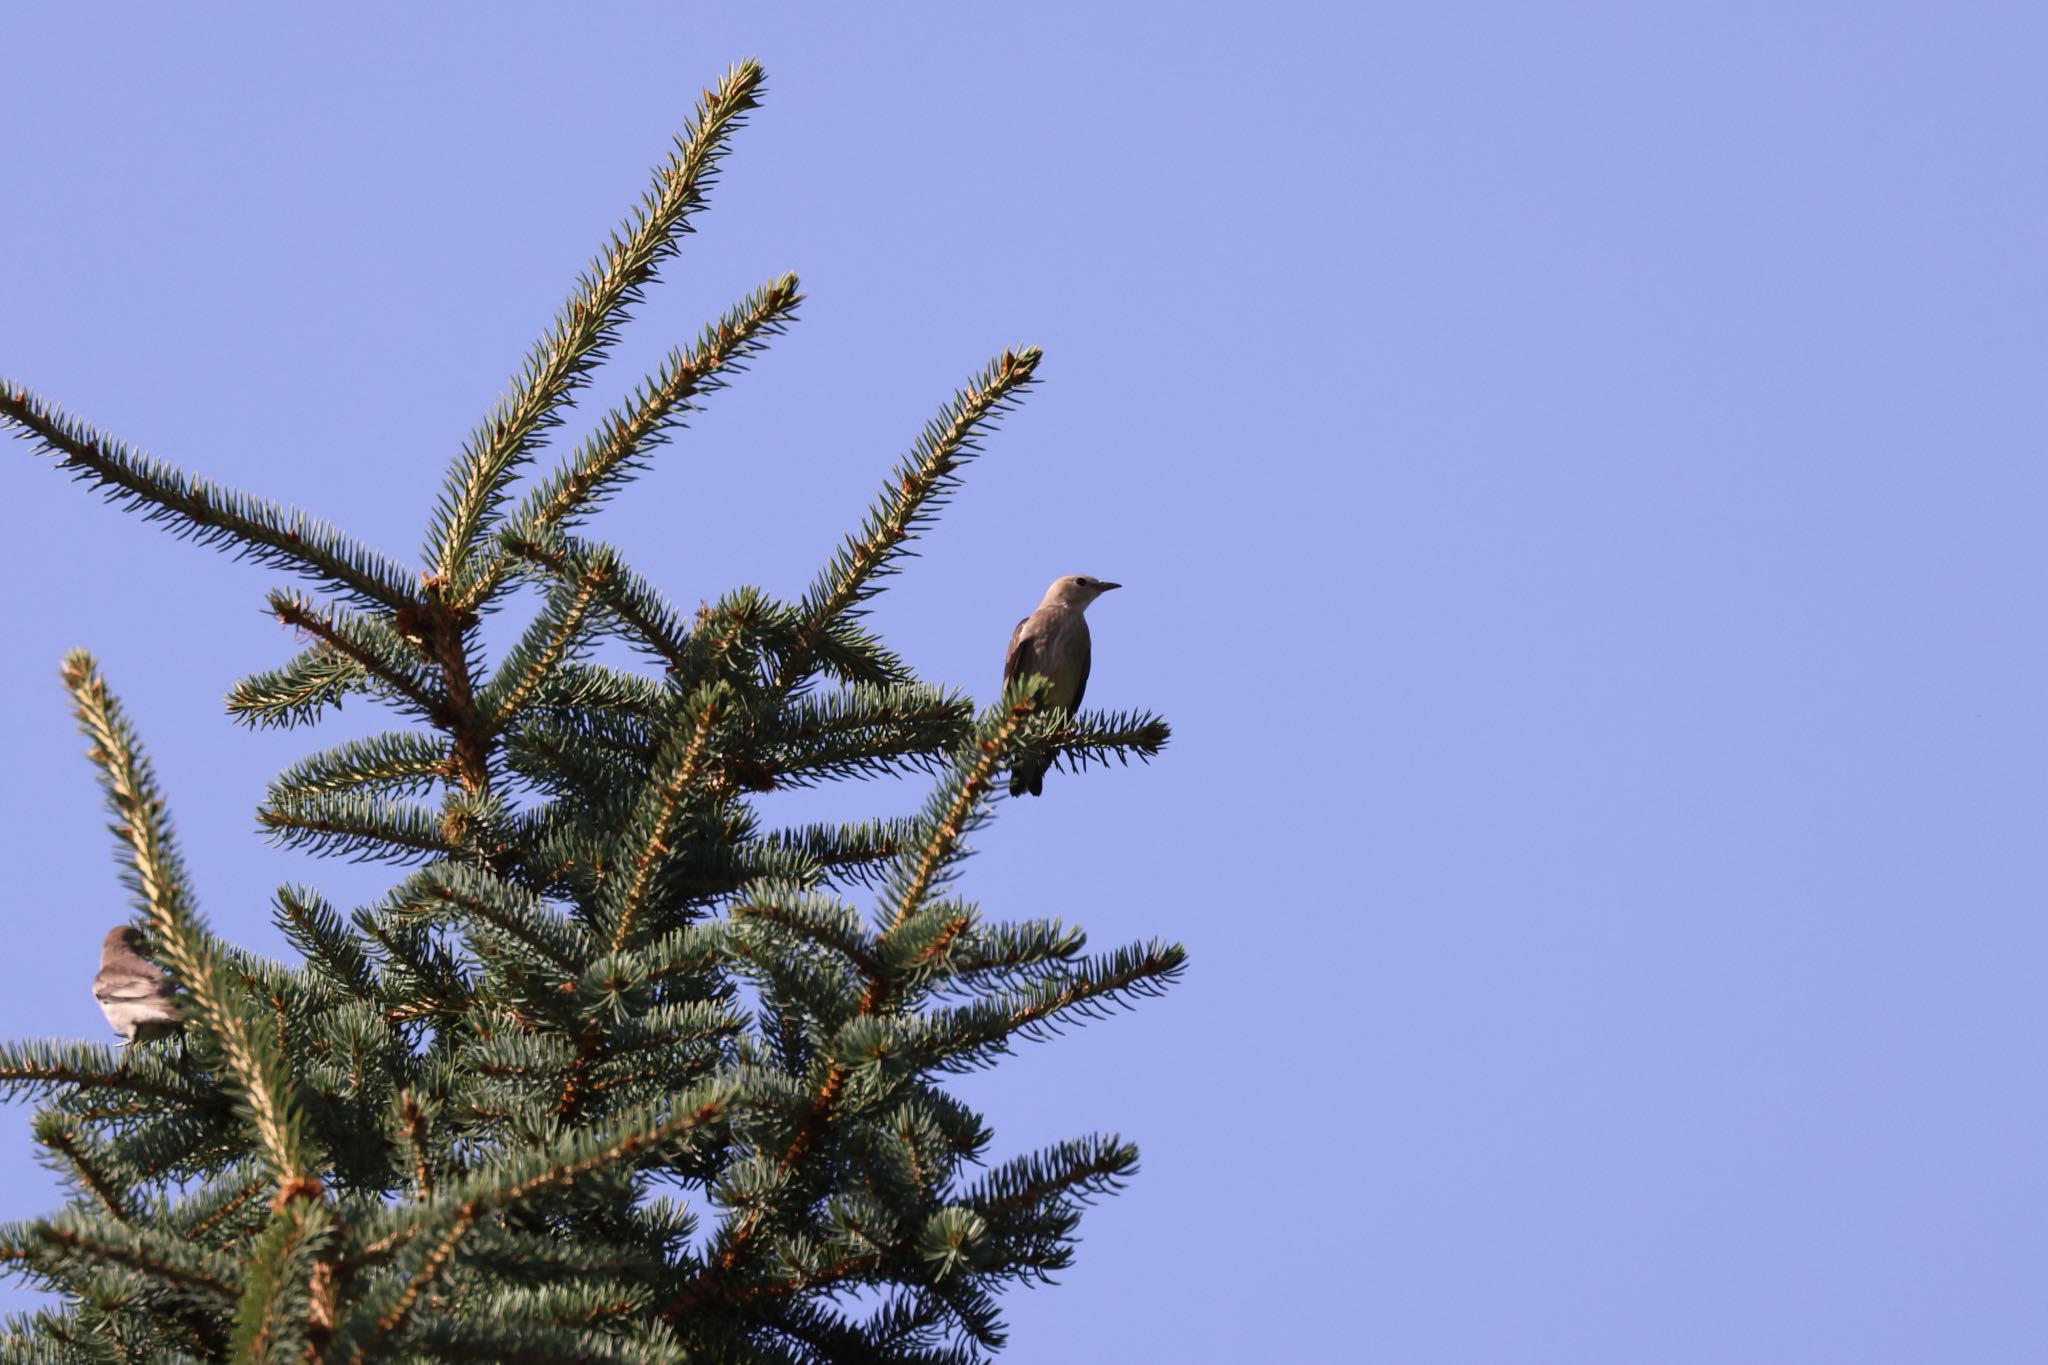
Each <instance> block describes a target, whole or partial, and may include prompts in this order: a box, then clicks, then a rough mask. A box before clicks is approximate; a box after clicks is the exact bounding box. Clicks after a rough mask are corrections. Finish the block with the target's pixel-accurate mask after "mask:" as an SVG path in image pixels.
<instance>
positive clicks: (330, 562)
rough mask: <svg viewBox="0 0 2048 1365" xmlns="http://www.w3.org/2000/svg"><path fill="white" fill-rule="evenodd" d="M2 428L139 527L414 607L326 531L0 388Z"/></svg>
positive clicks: (390, 579) (391, 571) (385, 575)
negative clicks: (87, 484)
mask: <svg viewBox="0 0 2048 1365" xmlns="http://www.w3.org/2000/svg"><path fill="white" fill-rule="evenodd" d="M0 422H6V423H8V424H11V425H12V426H14V427H15V428H16V431H17V433H18V434H19V435H21V436H22V437H23V438H24V439H27V440H29V441H32V442H34V443H35V444H37V445H38V446H40V447H41V448H42V449H43V451H44V452H45V453H46V454H49V455H53V456H55V457H56V458H57V463H58V467H59V468H62V469H67V470H70V471H71V472H72V473H73V474H75V475H76V476H77V477H78V478H81V479H89V480H91V481H92V482H93V483H95V484H97V485H98V486H99V488H100V490H101V492H103V493H104V494H105V495H106V496H107V498H108V499H109V500H110V501H112V502H116V503H122V504H125V505H127V506H130V507H139V508H146V509H148V510H147V511H146V512H145V514H144V515H145V517H146V519H148V520H151V521H164V522H168V523H169V524H170V527H171V529H172V531H173V532H174V533H175V534H176V535H178V536H180V537H182V538H189V539H192V540H196V541H198V542H199V543H200V544H202V545H218V546H222V547H225V548H227V549H231V550H232V551H233V552H234V553H235V555H236V557H238V558H240V557H244V556H246V557H248V558H251V559H254V560H255V561H257V562H258V563H259V564H263V565H266V566H268V567H270V568H276V569H285V570H288V571H290V572H292V573H297V574H303V575H304V576H306V577H308V578H312V579H317V580H318V581H319V582H321V583H322V584H325V585H327V586H330V587H334V588H337V589H341V590H344V591H347V592H349V593H352V594H353V595H354V596H356V597H357V598H359V599H361V600H362V601H363V602H365V603H368V604H372V605H376V606H382V607H390V608H397V607H400V606H403V605H405V604H406V603H408V602H410V601H412V600H413V598H414V593H413V590H412V588H411V586H410V584H409V582H408V578H407V575H406V574H405V572H404V571H403V570H401V569H400V568H399V567H398V565H396V564H395V563H393V562H391V561H390V560H388V559H385V558H384V557H383V556H382V555H380V554H378V553H377V552H376V551H374V550H370V549H368V548H366V547H364V546H361V545H358V544H356V543H355V542H354V541H352V540H350V539H349V538H348V537H346V536H344V535H343V534H342V533H341V532H339V531H337V530H335V529H334V528H333V527H331V526H329V525H327V524H326V523H325V522H322V521H317V520H315V519H314V518H312V517H309V516H307V515H306V514H305V513H303V512H297V511H287V510H286V509H284V508H282V507H279V506H277V505H276V504H274V503H271V502H266V501H264V500H263V499H261V498H255V497H251V496H250V495H248V494H247V493H240V492H236V491H235V490H234V489H230V488H222V487H221V486H219V485H218V484H215V483H213V482H212V481H210V480H207V479H202V478H199V477H198V476H196V475H192V474H187V473H185V472H184V471H183V470H181V469H178V468H176V467H175V466H173V465H169V464H166V463H164V462H163V461H161V460H157V459H153V458H151V457H150V456H148V455H144V454H142V453H141V452H139V451H136V450H132V449H130V448H129V447H128V446H126V445H124V444H122V443H121V442H119V441H116V440H114V439H113V438H111V437H108V436H105V435H102V434H101V433H99V432H97V431H95V430H93V429H92V428H91V427H89V426H87V425H86V424H85V423H83V422H80V421H77V420H75V419H74V418H71V417H67V416H65V415H64V414H63V413H61V412H59V411H58V410H57V409H56V408H55V407H53V406H52V405H50V404H48V403H46V402H44V401H43V400H42V399H40V398H37V397H36V396H34V395H33V394H31V393H30V392H29V391H28V390H27V389H26V388H23V387H22V386H20V385H18V384H10V383H8V382H7V381H5V380H0Z"/></svg>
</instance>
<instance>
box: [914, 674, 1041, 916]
mask: <svg viewBox="0 0 2048 1365" xmlns="http://www.w3.org/2000/svg"><path fill="white" fill-rule="evenodd" d="M1045 688H1046V684H1045V681H1044V679H1042V678H1026V679H1023V680H1021V681H1019V682H1017V683H1016V684H1014V685H1012V686H1011V688H1010V689H1009V691H1008V692H1007V693H1006V694H1005V695H1004V697H1003V699H1002V701H1000V702H998V703H997V704H996V705H995V706H994V707H991V708H990V710H989V713H988V715H987V716H986V717H985V718H984V719H983V721H982V723H981V726H980V727H979V731H978V733H977V734H976V735H975V736H974V738H973V740H972V742H971V743H968V744H965V745H962V746H961V751H960V757H959V758H958V759H957V760H956V762H955V764H954V770H953V773H952V775H951V777H950V778H949V780H948V781H946V782H945V783H943V784H942V785H941V786H940V787H939V789H938V791H937V792H935V793H934V794H933V796H932V800H931V803H930V804H929V805H928V806H927V807H926V815H925V821H924V823H925V838H924V840H923V842H922V843H921V844H920V845H919V846H918V847H916V848H914V849H906V850H905V856H904V860H903V862H902V863H901V864H900V865H899V867H898V870H897V875H896V876H895V877H894V878H893V885H891V887H890V888H889V890H890V900H891V901H892V902H893V906H892V908H891V909H890V912H889V919H888V927H889V928H890V929H895V928H898V927H900V926H901V925H902V924H903V922H904V921H905V920H907V919H909V918H910V916H911V915H912V914H913V913H915V912H916V910H917V909H918V907H919V906H920V905H922V904H923V903H924V899H925V897H926V896H927V895H929V894H930V893H931V892H932V890H933V889H934V888H935V887H936V886H938V885H939V882H940V879H941V877H942V874H943V873H944V872H945V869H946V868H947V866H948V865H949V864H951V863H952V862H953V861H954V860H955V859H957V858H958V857H959V855H960V852H961V840H962V839H964V838H965V837H966V835H967V834H968V833H969V832H970V831H972V830H973V829H974V828H975V827H976V826H978V825H979V824H980V823H981V822H982V821H983V820H984V819H986V818H987V808H988V802H989V798H990V796H991V794H992V793H993V791H994V789H995V780H996V775H997V774H998V773H1000V772H1001V771H1002V770H1003V769H1004V768H1005V767H1006V766H1008V764H1009V762H1010V759H1011V758H1012V757H1013V755H1014V753H1015V751H1016V749H1017V746H1018V744H1019V743H1020V742H1021V741H1022V739H1023V737H1024V736H1025V734H1026V733H1027V732H1028V729H1029V726H1030V724H1031V720H1032V718H1033V717H1034V716H1036V715H1037V714H1038V712H1039V710H1040V709H1041V707H1042V706H1043V705H1044V700H1045Z"/></svg>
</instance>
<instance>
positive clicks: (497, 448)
mask: <svg viewBox="0 0 2048 1365" xmlns="http://www.w3.org/2000/svg"><path fill="white" fill-rule="evenodd" d="M761 74H762V73H761V67H760V64H759V63H757V62H752V61H748V62H743V63H741V64H740V65H738V66H735V67H734V68H732V70H730V71H728V72H727V73H726V75H725V79H723V80H722V81H720V82H719V83H718V87H717V88H716V89H715V90H707V91H705V92H704V94H703V96H702V98H701V99H700V100H699V101H698V104H697V111H696V114H695V116H694V117H693V118H692V119H691V120H690V122H689V124H688V125H687V126H686V127H685V128H684V131H683V134H682V136H681V137H679V138H678V139H677V141H676V150H675V152H674V154H673V155H671V156H670V157H669V159H668V161H667V163H666V164H665V165H663V166H662V167H661V168H660V169H659V170H657V171H656V172H655V177H654V184H653V186H652V187H651V188H650V189H649V190H648V192H647V193H646V195H645V196H644V197H643V198H642V199H641V201H640V204H639V207H638V208H637V209H636V210H635V211H634V212H633V214H632V215H631V216H630V217H629V218H628V220H627V222H626V224H625V226H624V230H623V231H622V232H620V233H615V234H614V235H613V236H612V239H611V241H610V242H609V243H608V244H607V245H606V247H605V249H604V251H603V252H602V253H601V254H600V255H599V257H598V259H597V260H596V261H594V262H592V264H591V267H590V269H589V270H588V271H587V272H586V273H585V274H584V275H583V276H582V277H581V278H580V279H579V280H578V281H577V287H576V291H575V293H574V294H573V295H571V297H570V299H569V302H568V304H567V305H566V306H565V307H564V308H563V310H562V312H561V313H560V314H559V315H558V316H557V318H556V320H555V324H554V326H553V327H552V328H551V329H550V330H549V332H548V335H547V336H545V337H543V338H542V339H541V340H540V342H539V343H538V344H537V345H535V347H534V348H533V350H532V351H531V352H530V353H529V354H528V356H527V360H526V365H525V367H524V369H523V370H522V371H521V373H520V375H519V377H518V380H517V385H518V389H517V392H516V393H514V394H512V395H510V396H508V397H507V398H506V399H504V400H502V401H501V402H500V403H499V404H498V406H497V408H496V410H494V411H493V412H492V414H491V415H490V417H489V418H487V419H486V420H485V422H484V425H483V426H481V427H480V428H478V429H477V431H476V432H475V433H474V434H473V435H472V436H471V437H470V438H469V441H468V443H467V444H466V445H465V446H464V447H463V451H462V453H461V455H460V456H458V457H457V459H456V461H455V464H454V467H453V468H452V469H451V470H450V471H449V474H448V479H447V482H446V483H445V485H444V486H443V489H442V493H441V501H440V506H439V508H438V509H437V511H436V513H435V516H434V523H433V526H432V529H431V530H430V532H429V536H428V548H427V554H428V557H429V559H430V560H431V561H432V563H433V566H434V568H433V572H434V574H435V575H436V576H437V577H439V578H441V579H443V580H444V581H447V582H450V583H456V582H458V581H460V579H461V578H462V576H463V575H464V572H465V570H466V569H467V568H468V560H469V557H470V554H471V552H472V550H473V549H474V548H475V546H476V543H477V540H478V538H479V536H480V535H481V534H482V532H483V530H484V528H485V526H486V525H487V524H488V523H489V521H490V519H491V518H492V516H493V515H494V514H495V512H496V511H497V509H498V507H499V505H500V504H501V503H502V502H503V500H504V498H505V495H506V494H505V490H506V485H507V483H508V481H509V480H510V479H511V477H512V475H513V474H514V473H516V472H517V470H518V468H519V467H520V466H521V465H522V464H524V463H525V462H526V461H527V460H529V459H531V458H532V450H533V446H534V444H535V442H537V441H538V440H539V439H540V438H541V437H542V436H544V435H545V434H546V433H547V432H548V431H549V430H551V429H552V428H553V427H555V426H557V425H559V424H560V422H561V420H562V409H563V408H564V407H566V406H567V405H568V404H569V403H571V402H572V401H573V399H574V395H575V393H576V391H577V390H578V389H580V388H582V387H583V386H584V385H585V384H587V383H588V382H589V373H590V371H591V370H593V369H594V368H596V367H597V366H598V365H599V364H600V363H602V362H603V361H604V360H605V359H606V358H607V357H608V356H609V355H610V352H611V348H612V345H613V344H614V342H616V341H617V339H618V335H619V328H620V327H621V325H622V324H624V322H625V321H626V319H627V317H628V316H629V314H630V311H631V309H632V307H633V306H634V305H635V304H637V303H639V302H640V299H641V297H642V294H643V291H644V290H645V288H646V286H647V285H649V284H650V283H652V282H653V280H654V278H655V274H656V271H657V270H658V268H659V266H660V264H661V262H662V261H663V260H664V259H665V258H666V257H668V256H670V255H672V254H673V253H674V252H675V250H676V248H677V246H678V245H679V239H680V238H681V236H682V235H683V234H684V233H686V232H688V231H689V222H690V219H691V217H692V216H693V215H694V214H695V213H696V212H697V210H698V209H699V208H701V207H702V206H703V203H704V197H705V194H706V192H707V191H708V190H709V189H710V188H711V186H712V184H713V183H714V182H715V181H716V179H717V168H718V163H719V160H720V158H722V157H723V156H724V155H725V152H726V149H727V142H728V140H729V139H730V137H731V136H732V134H733V133H734V132H735V131H736V130H738V129H739V128H740V127H741V126H742V125H743V124H744V123H745V115H746V113H747V111H748V110H750V109H753V108H754V107H755V105H756V103H757V102H758V96H759V94H760V90H761ZM453 600H455V601H458V602H467V601H473V600H475V599H473V598H471V597H469V596H468V595H467V594H466V593H457V594H456V596H455V598H454V599H453Z"/></svg>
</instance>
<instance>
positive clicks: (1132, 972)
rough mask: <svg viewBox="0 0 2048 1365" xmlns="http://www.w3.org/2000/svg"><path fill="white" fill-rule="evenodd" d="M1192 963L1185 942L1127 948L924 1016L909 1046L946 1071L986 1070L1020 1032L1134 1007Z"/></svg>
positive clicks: (1038, 1030)
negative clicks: (1115, 1008) (1119, 1006)
mask: <svg viewBox="0 0 2048 1365" xmlns="http://www.w3.org/2000/svg"><path fill="white" fill-rule="evenodd" d="M1186 966H1187V950H1186V949H1184V948H1182V947H1181V946H1180V945H1179V944H1165V943H1151V944H1147V945H1145V946H1144V947H1142V948H1124V949H1120V950H1119V951H1117V952H1116V953H1114V954H1112V955H1110V956H1109V957H1106V958H1101V959H1098V960H1097V961H1095V962H1090V963H1083V964H1076V965H1074V966H1072V967H1069V968H1067V969H1066V970H1064V971H1062V972H1060V973H1059V974H1058V975H1057V976H1052V977H1048V978H1045V979H1042V980H1038V981H1032V982H1029V983H1027V984H1025V985H1024V986H1022V987H1019V988H1017V989H1015V990H1012V991H1008V992H1003V993H1000V994H997V995H993V996H990V997H988V998H985V999H982V1000H977V1001H975V1002H973V1003H972V1004H968V1005H962V1006H958V1007H956V1008H952V1009H945V1010H937V1011H934V1012H933V1013H931V1014H928V1015H925V1016H923V1017H922V1018H920V1020H919V1021H918V1028H917V1030H916V1034H915V1036H914V1037H913V1038H912V1039H911V1040H910V1047H911V1050H912V1052H913V1053H914V1054H915V1055H916V1056H917V1057H918V1058H919V1060H920V1062H921V1064H922V1065H924V1066H928V1067H936V1068H937V1069H939V1070H942V1071H964V1070H968V1069H971V1068H973V1067H976V1066H982V1065H986V1064H987V1063H988V1062H989V1061H990V1060H992V1058H993V1057H994V1056H995V1055H997V1054H1000V1053H1003V1052H1006V1051H1008V1050H1009V1040H1010V1038H1011V1037H1013V1036H1015V1035H1018V1034H1022V1035H1024V1036H1026V1037H1038V1036H1042V1035H1043V1034H1045V1033H1047V1032H1050V1031H1053V1030H1054V1029H1055V1027H1056V1025H1057V1023H1058V1020H1059V1019H1060V1017H1061V1016H1063V1015H1067V1014H1075V1015H1079V1016H1081V1017H1083V1018H1094V1017H1099V1016H1101V1015H1102V1014H1103V1013H1105V1012H1106V1011H1107V1010H1108V1008H1109V1007H1110V1006H1113V1005H1117V1004H1123V1005H1128V1004H1129V1003H1130V999H1131V997H1133V996H1142V995H1157V994H1158V993H1159V992H1160V991H1162V990H1164V989H1165V988H1166V987H1167V985H1168V984H1170V983H1171V982H1172V981H1173V980H1174V979H1175V978H1176V977H1178V976H1179V975H1180V974H1181V972H1182V971H1183V970H1185V968H1186Z"/></svg>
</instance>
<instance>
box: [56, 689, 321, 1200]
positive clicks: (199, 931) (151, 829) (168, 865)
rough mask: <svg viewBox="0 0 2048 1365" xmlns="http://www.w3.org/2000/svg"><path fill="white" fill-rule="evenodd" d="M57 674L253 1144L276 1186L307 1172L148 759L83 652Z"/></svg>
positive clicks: (276, 1060) (169, 954) (268, 1054)
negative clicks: (201, 911) (205, 922)
mask: <svg viewBox="0 0 2048 1365" xmlns="http://www.w3.org/2000/svg"><path fill="white" fill-rule="evenodd" d="M64 682H65V686H66V687H67V688H69V689H70V692H71V698H72V704H73V714H75V715H76V716H77V718H78V723H79V728H80V729H81V730H83V731H84V732H85V734H86V736H87V737H88V738H90V739H91V740H92V743H93V750H92V758H93V761H94V762H95V764H97V766H98V767H99V769H100V786H101V788H102V790H103V791H104V792H105V793H106V798H107V805H108V807H109V809H111V810H112V811H113V812H114V815H115V817H116V818H117V819H118V820H119V821H120V823H119V824H118V825H117V826H115V832H116V834H118V835H119V836H120V837H121V839H122V840H123V841H124V842H125V843H126V844H127V845H128V848H129V853H130V864H131V867H132V875H131V877H130V879H129V884H130V886H131V887H132V888H133V889H134V890H135V891H136V893H137V895H138V898H139V900H140V902H141V908H142V909H143V910H144V911H145V912H146V913H147V914H148V916H149V922H150V928H151V930H152V931H153V934H154V936H155V938H156V941H157V943H158V944H159V945H160V947H161V951H162V953H163V956H164V960H165V965H166V966H168V967H169V968H170V969H171V974H172V976H173V977H174V978H175V979H176V980H177V982H178V984H179V985H180V986H182V987H184V988H185V990H186V991H187V992H188V993H189V994H190V996H191V999H192V1005H193V1010H194V1013H196V1015H197V1022H198V1024H199V1025H200V1026H201V1027H202V1028H203V1029H204V1030H205V1032H206V1033H207V1034H208V1035H209V1036H211V1037H212V1039H213V1040H214V1042H215V1043H216V1044H217V1045H218V1046H219V1047H220V1049H221V1052H222V1054H223V1055H224V1056H225V1057H226V1059H227V1062H228V1069H229V1072H230V1074H231V1076H232V1077H233V1079H234V1082H235V1088H236V1091H237V1093H238V1095H239V1097H240V1098H241V1101H242V1103H243V1105H244V1107H245V1112H246V1113H247V1116H248V1119H249V1122H250V1125H251V1127H252V1128H253V1130H254V1132H255V1136H256V1139H257V1142H258V1144H259V1145H260V1146H261V1147H262V1149H263V1151H264V1153H265V1155H266V1156H267V1157H268V1159H269V1161H270V1163H271V1169H272V1171H273V1172H274V1173H275V1175H276V1176H277V1179H278V1181H279V1183H280V1185H285V1184H288V1183H290V1182H292V1181H295V1180H298V1179H299V1178H300V1177H301V1176H303V1175H304V1173H305V1161H304V1157H303V1154H302V1153H301V1151H300V1136H299V1117H298V1114H297V1112H296V1111H295V1109H294V1107H293V1106H292V1104H291V1101H290V1099H289V1097H288V1093H287V1085H286V1080H285V1077H284V1075H283V1069H282V1060H281V1058H280V1057H279V1056H278V1055H277V1050H276V1044H275V1041H274V1040H273V1039H272V1038H271V1037H270V1034H269V1028H268V1025H267V1021H265V1020H264V1019H263V1018H262V1016H261V1015H259V1014H255V1013H253V1012H247V1011H245V1010H244V1007H243V1002H242V1000H241V999H240V998H239V997H238V995H237V994H236V993H235V992H234V990H233V988H232V987H231V986H230V984H229V980H230V978H229V976H228V973H227V971H226V970H225V964H224V962H223V961H222V959H221V955H220V952H219V950H218V949H217V948H216V947H214V945H213V943H212V941H211V935H209V934H208V933H207V932H206V930H205V929H204V928H203V927H202V926H201V925H200V923H199V919H198V911H197V910H196V908H195V907H194V906H193V904H192V897H191V893H190V891H189V890H188V889H187V888H186V885H185V873H184V867H183V865H182V863H181V862H180V860H179V858H178V854H177V848H176V845H175V843H174V842H173V840H172V838H171V832H170V825H169V823H168V821H167V820H166V818H165V814H164V802H163V798H162V797H161V796H160V795H159V794H158V792H157V786H156V778H155V776H154V774H153V773H152V772H151V771H150V766H149V760H148V759H147V758H145V757H144V756H143V754H142V750H141V748H140V746H139V745H138V744H137V743H136V740H135V735H134V732H133V730H132V729H131V728H130V727H129V725H128V721H127V718H126V717H125V716H123V715H122V713H121V707H120V703H119V702H117V701H116V700H115V699H114V697H113V694H112V693H111V692H109V691H108V689H107V685H106V682H105V680H104V679H102V678H101V677H100V672H99V667H98V665H97V664H95V663H94V662H93V660H92V656H91V655H89V654H87V653H85V652H84V651H83V650H75V651H73V652H72V653H71V654H70V655H68V656H66V658H65V660H64Z"/></svg>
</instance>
